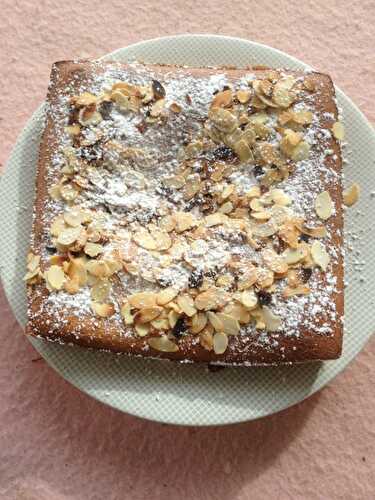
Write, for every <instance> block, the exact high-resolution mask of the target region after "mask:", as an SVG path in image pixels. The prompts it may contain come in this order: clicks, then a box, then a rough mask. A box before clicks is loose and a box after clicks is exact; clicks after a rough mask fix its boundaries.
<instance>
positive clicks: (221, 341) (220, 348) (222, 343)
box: [213, 332, 228, 354]
mask: <svg viewBox="0 0 375 500" xmlns="http://www.w3.org/2000/svg"><path fill="white" fill-rule="evenodd" d="M227 347H228V337H227V335H226V334H225V333H222V332H217V333H215V335H214V337H213V349H214V352H215V354H223V353H224V352H225V351H226V350H227Z"/></svg>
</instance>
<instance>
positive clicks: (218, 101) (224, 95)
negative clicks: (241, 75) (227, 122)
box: [211, 89, 233, 108]
mask: <svg viewBox="0 0 375 500" xmlns="http://www.w3.org/2000/svg"><path fill="white" fill-rule="evenodd" d="M232 98H233V94H232V91H231V90H230V89H227V90H223V91H221V92H218V93H217V94H216V95H215V97H214V98H213V100H212V102H211V108H215V107H219V108H226V107H228V106H230V105H231V103H232Z"/></svg>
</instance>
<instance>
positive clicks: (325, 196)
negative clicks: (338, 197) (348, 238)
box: [315, 191, 334, 220]
mask: <svg viewBox="0 0 375 500" xmlns="http://www.w3.org/2000/svg"><path fill="white" fill-rule="evenodd" d="M333 208H334V207H333V202H332V199H331V195H330V194H329V192H328V191H323V192H322V193H320V194H318V196H317V197H316V199H315V211H316V213H317V215H318V217H319V218H320V219H322V220H327V219H329V218H330V217H331V215H332V214H333Z"/></svg>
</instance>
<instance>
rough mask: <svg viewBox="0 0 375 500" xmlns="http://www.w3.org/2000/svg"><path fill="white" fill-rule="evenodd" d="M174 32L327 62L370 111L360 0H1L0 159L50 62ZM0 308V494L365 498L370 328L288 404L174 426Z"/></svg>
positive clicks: (374, 408)
mask: <svg viewBox="0 0 375 500" xmlns="http://www.w3.org/2000/svg"><path fill="white" fill-rule="evenodd" d="M176 32H180V33H181V32H189V33H202V32H206V33H220V34H226V35H234V36H240V37H244V38H249V39H252V40H256V41H259V42H263V43H266V44H269V45H272V46H274V47H278V48H280V49H282V50H284V51H286V52H288V53H290V54H292V55H294V56H296V57H298V58H301V59H303V60H304V61H306V62H307V63H309V64H311V65H313V66H314V67H317V68H319V69H321V70H323V71H327V72H330V73H331V75H332V76H333V78H334V80H335V81H336V83H337V84H338V85H339V86H340V87H341V88H342V89H343V90H344V91H345V92H346V93H347V94H348V95H349V96H351V97H352V98H353V100H354V101H355V102H356V103H357V104H358V106H359V107H360V108H361V109H362V111H363V112H364V113H365V114H366V115H367V117H368V118H369V119H370V120H372V121H375V106H374V102H375V85H374V81H375V59H374V50H373V49H374V47H373V42H374V39H375V7H374V2H373V0H363V1H362V2H349V0H341V1H339V0H337V1H333V0H315V1H304V2H301V1H298V0H279V1H277V2H276V1H268V0H264V1H260V0H258V1H256V2H255V1H246V0H242V1H238V0H232V1H230V0H215V1H212V0H206V1H205V2H198V1H196V0H190V1H189V0H175V1H172V0H164V1H162V2H157V1H156V2H155V1H153V2H152V1H151V0H146V1H145V0H143V1H142V0H140V1H139V2H124V1H123V0H112V1H105V2H104V1H101V0H92V1H91V2H86V1H84V0H65V1H64V2H60V1H57V0H54V1H48V0H45V1H43V2H35V1H33V0H24V1H18V2H14V1H13V0H2V2H1V14H0V33H1V35H0V36H1V48H0V61H1V65H0V67H1V70H0V71H1V92H0V102H1V106H0V107H1V116H0V131H1V134H0V137H1V149H0V162H1V163H2V164H4V162H5V161H6V159H7V157H8V155H9V152H10V149H11V146H12V144H13V143H14V141H15V139H16V137H17V134H18V133H19V132H20V130H21V128H22V126H23V125H24V123H25V121H26V120H27V118H28V116H29V115H30V113H31V112H32V111H33V110H34V109H35V108H36V106H37V105H38V104H39V103H40V102H41V100H42V99H43V97H44V94H45V90H46V86H47V82H48V75H49V69H50V64H51V63H52V61H55V60H58V59H70V58H73V57H74V58H76V57H91V56H92V57H97V56H100V55H102V54H103V53H106V52H109V51H111V50H113V49H115V48H118V47H121V46H124V45H127V44H129V43H132V42H135V41H138V40H141V39H147V38H152V37H156V36H161V35H167V34H174V33H176ZM2 244H6V242H2ZM0 316H1V323H0V340H1V344H0V345H1V349H0V394H1V405H0V498H1V499H4V500H5V499H6V500H13V499H17V500H55V499H58V500H60V499H74V500H81V499H82V500H86V499H89V500H91V499H93V500H94V499H98V500H102V499H108V500H111V499H114V500H117V499H131V500H145V499H152V500H154V499H155V500H158V499H163V500H178V499H187V500H192V499H194V500H211V499H220V500H236V499H239V500H245V499H252V500H257V499H267V498H280V499H290V498H293V499H306V500H308V499H371V498H374V494H375V493H374V492H375V475H374V473H375V456H374V442H375V392H374V390H373V387H374V379H375V342H374V341H372V342H370V343H369V344H368V345H367V346H366V348H365V350H364V351H363V352H362V353H361V354H360V355H359V356H358V358H357V359H356V360H355V361H354V362H353V363H352V364H351V365H350V366H349V367H348V368H347V370H346V371H345V372H344V373H343V374H342V375H340V376H339V377H338V378H337V379H336V380H335V381H333V382H332V383H331V384H330V386H328V387H327V388H325V389H324V390H323V391H321V392H320V393H319V394H317V395H315V396H313V397H312V398H310V399H309V400H307V401H305V402H304V403H301V404H299V405H297V406H296V407H294V408H291V409H289V410H286V411H284V412H282V413H280V414H278V415H274V416H272V417H269V418H266V419H263V420H261V421H256V422H250V423H248V424H241V425H237V426H228V427H222V428H203V429H198V428H176V427H171V426H163V425H159V424H154V423H151V422H145V421H141V420H138V419H136V418H133V417H130V416H127V415H123V414H120V413H119V412H116V411H114V410H111V409H109V408H107V407H104V406H103V405H101V404H99V403H97V402H96V401H94V400H92V399H90V398H89V397H88V396H85V395H83V394H81V393H79V392H78V391H77V390H76V389H74V388H73V387H71V386H70V385H69V384H68V383H66V382H64V380H62V379H61V378H60V377H59V376H58V375H57V374H56V373H55V372H54V371H53V370H51V369H50V368H49V367H48V366H47V365H46V363H45V362H44V361H43V360H40V359H38V355H37V353H36V352H35V351H34V350H33V348H32V347H31V345H30V344H29V342H28V341H27V339H25V338H24V337H22V333H21V328H20V327H19V326H18V325H17V323H16V321H15V319H14V317H13V315H12V313H11V311H10V309H9V307H8V305H7V304H6V302H5V299H4V297H3V295H2V296H1V297H0Z"/></svg>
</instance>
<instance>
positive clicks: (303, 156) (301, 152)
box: [290, 141, 311, 161]
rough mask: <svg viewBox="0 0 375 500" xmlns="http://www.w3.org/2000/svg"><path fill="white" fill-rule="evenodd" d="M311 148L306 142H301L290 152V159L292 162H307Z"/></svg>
mask: <svg viewBox="0 0 375 500" xmlns="http://www.w3.org/2000/svg"><path fill="white" fill-rule="evenodd" d="M310 149H311V146H310V144H309V143H308V142H306V141H301V142H300V143H299V144H298V145H297V146H296V147H295V148H294V149H293V151H292V153H291V155H290V157H291V159H292V160H293V161H302V160H307V159H308V157H309V154H310Z"/></svg>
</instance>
